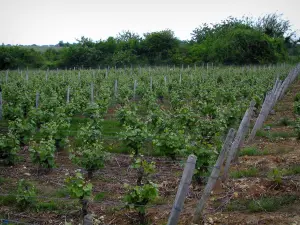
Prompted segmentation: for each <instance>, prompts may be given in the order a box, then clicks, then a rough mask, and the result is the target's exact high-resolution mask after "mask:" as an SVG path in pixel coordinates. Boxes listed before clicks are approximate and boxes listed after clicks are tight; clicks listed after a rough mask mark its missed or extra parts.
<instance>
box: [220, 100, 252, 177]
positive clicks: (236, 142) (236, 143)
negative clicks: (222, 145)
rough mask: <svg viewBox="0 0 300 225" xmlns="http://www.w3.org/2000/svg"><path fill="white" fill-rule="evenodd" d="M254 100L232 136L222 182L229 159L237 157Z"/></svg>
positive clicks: (227, 169) (226, 173) (226, 172)
mask: <svg viewBox="0 0 300 225" xmlns="http://www.w3.org/2000/svg"><path fill="white" fill-rule="evenodd" d="M254 106H255V102H254V101H252V102H251V103H250V107H249V109H247V110H246V112H245V114H244V117H243V119H242V121H241V123H240V126H239V129H238V131H237V133H236V136H235V138H234V141H233V143H232V145H231V147H230V149H229V152H228V154H227V159H226V163H225V167H224V170H223V176H222V181H223V182H224V181H225V180H226V179H227V177H228V171H229V167H230V163H231V161H232V160H233V159H234V158H235V157H238V148H239V147H240V146H241V142H243V140H244V139H245V136H246V133H247V131H248V129H249V126H250V119H251V116H252V114H253V110H254Z"/></svg>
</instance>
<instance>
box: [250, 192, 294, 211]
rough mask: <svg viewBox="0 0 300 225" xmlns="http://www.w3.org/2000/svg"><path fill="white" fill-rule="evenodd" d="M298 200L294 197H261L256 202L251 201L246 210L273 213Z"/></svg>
mask: <svg viewBox="0 0 300 225" xmlns="http://www.w3.org/2000/svg"><path fill="white" fill-rule="evenodd" d="M297 199H298V197H297V196H294V195H285V196H280V197H263V198H261V199H258V200H251V201H250V202H249V203H248V205H247V209H248V210H249V211H250V212H264V211H266V212H274V211H277V210H278V209H280V208H281V207H283V206H285V205H289V204H292V203H294V202H295V201H296V200H297Z"/></svg>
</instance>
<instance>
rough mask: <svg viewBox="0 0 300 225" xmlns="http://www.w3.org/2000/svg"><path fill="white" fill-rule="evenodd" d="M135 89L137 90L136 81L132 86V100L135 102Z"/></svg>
mask: <svg viewBox="0 0 300 225" xmlns="http://www.w3.org/2000/svg"><path fill="white" fill-rule="evenodd" d="M136 88H137V81H136V80H134V84H133V99H134V100H135V95H136Z"/></svg>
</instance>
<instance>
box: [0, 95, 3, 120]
mask: <svg viewBox="0 0 300 225" xmlns="http://www.w3.org/2000/svg"><path fill="white" fill-rule="evenodd" d="M2 105H3V101H2V91H0V120H2V117H3V106H2Z"/></svg>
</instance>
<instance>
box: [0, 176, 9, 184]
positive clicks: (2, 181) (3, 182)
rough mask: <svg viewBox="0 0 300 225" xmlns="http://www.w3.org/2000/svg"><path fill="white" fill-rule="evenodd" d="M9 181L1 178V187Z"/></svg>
mask: <svg viewBox="0 0 300 225" xmlns="http://www.w3.org/2000/svg"><path fill="white" fill-rule="evenodd" d="M7 181H8V179H7V178H5V177H0V185H2V184H5V183H6V182H7Z"/></svg>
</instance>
